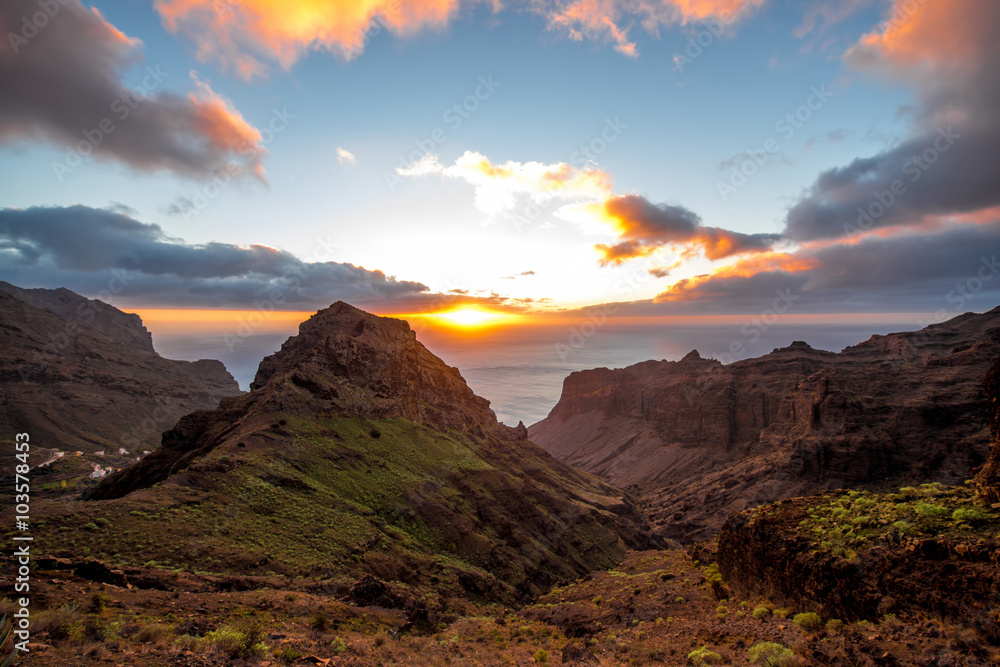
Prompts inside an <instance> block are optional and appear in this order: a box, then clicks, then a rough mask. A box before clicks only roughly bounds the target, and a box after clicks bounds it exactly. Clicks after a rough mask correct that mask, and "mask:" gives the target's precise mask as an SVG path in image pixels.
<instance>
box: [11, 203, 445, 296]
mask: <svg viewBox="0 0 1000 667" xmlns="http://www.w3.org/2000/svg"><path fill="white" fill-rule="evenodd" d="M320 254H322V253H321V252H317V257H316V258H315V259H317V261H313V262H305V261H302V260H300V259H299V258H297V257H296V256H294V255H292V254H291V253H289V252H285V251H282V250H276V249H274V248H270V247H268V246H264V245H251V246H239V245H233V244H229V243H205V244H199V245H192V244H188V243H185V242H183V241H182V240H180V239H175V238H170V237H168V236H167V235H166V234H165V233H164V232H163V230H162V229H161V228H160V227H159V226H158V225H155V224H146V223H142V222H139V221H138V220H135V219H133V218H131V217H129V216H127V215H124V214H122V213H119V212H115V211H110V210H106V209H95V208H89V207H86V206H71V207H66V208H59V207H35V208H29V209H24V210H22V209H10V208H8V209H0V257H2V258H3V261H2V262H0V266H3V267H4V268H2V269H0V279H2V280H7V281H8V282H13V283H15V284H19V285H31V286H45V287H59V286H65V287H68V288H69V289H72V290H74V291H77V292H81V293H84V294H97V293H99V292H101V290H104V289H107V288H108V285H109V283H111V281H113V280H117V281H118V283H117V284H119V285H120V286H121V287H120V289H119V290H118V293H119V298H121V299H122V301H123V302H131V303H135V304H140V305H145V306H150V305H152V304H155V305H159V306H171V307H220V306H221V307H228V308H244V307H245V308H255V307H257V305H256V304H258V303H259V302H261V301H267V300H268V299H272V298H273V296H272V295H274V294H278V295H280V301H279V302H278V304H277V305H276V306H275V307H276V308H278V309H281V308H286V309H311V308H320V307H325V306H327V305H329V304H330V303H332V302H333V301H336V300H338V299H343V300H345V301H350V302H352V303H355V304H364V305H369V306H374V305H381V306H382V307H388V306H392V305H399V306H402V304H408V305H411V304H413V303H420V302H421V300H424V299H426V298H427V297H428V288H427V287H426V286H425V285H422V284H421V283H417V282H410V281H401V280H397V279H395V278H393V277H390V276H386V275H385V274H384V273H382V272H381V271H373V270H369V269H365V268H362V267H359V266H354V265H353V264H345V263H339V262H327V261H322V260H321V258H320V257H319V256H318V255H320Z"/></svg>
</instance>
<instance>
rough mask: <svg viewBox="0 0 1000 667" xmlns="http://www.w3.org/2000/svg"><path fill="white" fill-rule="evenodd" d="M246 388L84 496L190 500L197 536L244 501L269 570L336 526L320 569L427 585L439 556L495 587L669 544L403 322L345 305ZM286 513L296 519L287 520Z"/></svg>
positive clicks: (305, 331) (502, 591)
mask: <svg viewBox="0 0 1000 667" xmlns="http://www.w3.org/2000/svg"><path fill="white" fill-rule="evenodd" d="M251 387H252V389H251V391H250V393H249V394H246V395H243V396H238V397H235V398H229V399H226V400H224V401H223V402H222V404H221V405H220V407H219V408H218V409H216V410H214V411H210V412H197V413H193V414H191V415H188V416H186V417H184V418H183V419H181V420H180V421H179V422H178V424H177V425H176V426H175V427H174V428H173V429H172V430H170V431H168V432H166V433H164V435H163V444H162V446H161V447H160V448H159V449H158V450H157V451H155V452H153V454H151V455H150V456H148V457H146V458H145V459H143V460H142V461H141V462H139V463H136V464H135V465H133V466H131V467H129V468H126V469H124V470H122V471H121V472H119V473H115V474H113V475H111V476H109V477H107V478H105V479H104V480H102V481H101V483H100V484H99V485H98V486H97V487H95V488H94V489H93V490H92V492H91V493H90V494H89V496H88V498H89V499H90V500H104V501H107V502H108V503H110V504H111V505H110V507H111V508H116V509H108V510H107V511H108V512H110V513H115V512H116V511H118V512H120V513H121V514H125V508H131V507H133V506H141V505H142V504H144V503H146V504H148V503H154V504H159V503H164V502H171V500H170V499H180V498H188V500H186V501H185V502H194V501H195V500H194V499H195V498H197V502H198V503H199V505H200V507H201V508H202V511H201V512H200V513H199V514H198V515H197V516H196V517H193V518H192V521H193V522H194V523H192V524H191V525H190V526H188V528H190V529H191V530H193V531H196V532H197V531H200V530H201V528H200V527H199V524H198V522H204V521H208V522H209V523H213V524H214V525H218V523H219V522H220V521H227V522H228V521H230V519H229V518H226V517H228V516H229V515H230V514H231V513H232V512H233V511H234V509H233V508H237V509H235V511H236V512H241V515H240V518H239V520H238V522H239V528H238V529H236V530H238V534H241V535H243V534H246V535H253V534H255V533H257V532H261V531H263V533H266V534H268V535H272V536H273V535H276V534H279V537H278V538H276V539H266V540H262V541H261V546H260V547H259V550H260V552H261V554H260V557H259V558H258V559H256V560H254V563H258V561H259V562H260V563H268V564H269V565H268V569H274V568H276V567H277V564H279V563H283V562H284V560H285V557H286V554H285V550H286V549H287V548H288V547H287V546H285V545H288V544H292V545H296V546H295V548H296V549H299V548H301V549H304V550H305V552H307V555H305V556H303V555H302V554H301V553H299V554H298V555H297V556H296V559H295V562H296V564H295V565H294V566H292V565H289V566H288V567H295V568H298V571H301V568H302V567H306V566H305V565H303V563H305V562H307V561H309V560H310V558H311V555H309V554H312V552H311V551H309V550H310V549H312V548H313V547H312V539H313V534H314V532H315V533H316V534H319V533H324V532H328V533H329V535H330V536H329V537H328V538H324V539H322V540H320V542H321V544H320V545H319V546H318V547H317V549H318V551H317V552H316V554H315V556H316V558H318V559H321V560H322V562H323V563H325V565H324V567H326V568H329V567H332V566H333V565H334V564H336V565H337V566H338V567H342V568H344V569H346V570H348V571H352V570H353V571H357V570H359V569H360V571H363V572H365V573H367V574H371V575H374V576H376V577H382V578H387V579H397V580H401V581H407V577H410V578H411V579H412V580H414V581H415V580H417V579H420V580H421V582H422V583H424V584H426V583H428V581H430V580H429V579H428V577H430V579H431V580H435V581H436V580H437V577H436V576H430V575H432V574H433V573H434V572H435V571H436V569H435V568H438V569H440V567H442V565H441V564H440V563H439V564H438V565H431V564H430V563H429V562H428V559H437V558H439V557H445V558H446V559H452V560H445V561H443V562H444V563H446V564H447V563H450V564H449V565H447V568H446V569H448V571H449V572H452V573H454V572H455V569H454V566H455V562H456V561H455V560H453V559H457V561H461V563H462V564H463V565H462V566H461V567H464V568H468V570H467V571H464V572H459V573H458V574H457V575H456V576H458V577H459V579H460V580H461V581H462V582H463V583H462V584H461V585H462V587H463V588H465V590H466V591H467V592H473V593H475V594H481V595H483V596H485V597H489V598H494V599H514V598H519V597H522V596H530V595H533V594H535V593H537V592H538V591H539V590H541V588H544V587H545V586H546V585H549V584H551V583H553V582H554V581H558V580H560V579H567V578H576V577H578V576H581V575H582V574H584V573H586V572H588V571H589V570H591V569H594V568H597V567H605V566H610V565H612V564H615V563H616V562H617V561H618V560H619V559H620V558H621V557H622V556H623V555H624V553H625V551H626V550H627V549H629V548H650V547H653V546H656V545H658V544H660V541H659V540H658V539H657V538H655V537H653V536H652V534H651V533H650V532H648V526H647V525H646V524H645V521H644V519H642V517H641V513H640V512H639V510H638V508H637V506H636V505H635V503H634V502H633V501H632V500H631V499H630V498H629V497H628V496H626V495H625V494H622V493H621V492H619V491H618V490H616V489H614V488H612V487H610V486H608V485H607V484H605V483H603V482H601V481H600V480H599V479H597V478H596V477H593V476H591V475H588V474H585V473H581V472H579V471H576V470H573V469H571V468H570V467H568V466H566V465H564V464H562V463H559V462H558V461H556V460H555V459H554V458H552V457H551V456H550V455H549V454H547V453H546V452H545V451H544V450H542V449H541V448H539V447H538V446H536V445H534V444H533V443H531V442H530V441H528V439H527V430H526V429H525V428H524V427H523V426H520V427H519V428H510V427H507V426H505V425H503V424H501V423H499V422H497V420H496V416H495V415H494V413H493V411H492V410H490V408H489V403H488V401H486V400H484V399H482V398H480V397H478V396H476V395H475V394H474V393H473V392H472V390H471V389H469V387H468V386H467V385H466V384H465V381H464V379H463V378H462V376H461V375H460V374H459V372H458V371H457V370H456V369H454V368H451V367H449V366H447V365H446V364H445V363H444V362H442V361H441V360H440V359H438V358H437V357H435V356H434V355H433V354H431V353H430V352H429V351H427V349H426V348H424V347H423V345H421V344H420V343H419V342H417V341H416V338H415V335H414V333H413V331H411V330H410V328H409V326H408V325H407V324H406V323H405V322H403V321H401V320H395V319H390V318H385V317H376V316H374V315H371V314H368V313H365V312H363V311H360V310H358V309H356V308H353V307H352V306H349V305H348V304H345V303H342V302H339V303H336V304H334V305H332V306H331V307H330V308H327V309H325V310H323V311H320V312H319V313H317V314H316V315H314V316H313V317H312V318H311V319H310V320H308V321H307V322H304V323H303V324H302V325H301V326H300V328H299V334H298V335H297V336H295V337H293V338H290V339H289V340H288V341H287V342H286V343H285V344H284V345H283V346H282V348H281V350H280V351H278V352H277V353H275V354H274V355H272V356H270V357H268V358H267V359H265V360H264V361H263V362H262V363H261V365H260V369H259V371H258V373H257V377H256V378H255V380H254V382H253V384H252V385H251ZM154 484H159V485H158V486H157V487H156V488H151V487H152V486H153V485H154ZM178 502H179V501H178ZM210 508H218V509H210ZM102 511H103V510H102ZM286 511H288V512H293V513H294V517H295V518H293V519H291V520H287V521H286V520H281V521H279V520H277V517H278V515H280V514H282V513H283V512H286ZM314 519H315V522H316V523H315V525H313V523H311V522H312V521H313V520H314ZM286 530H287V531H291V532H289V533H288V534H287V535H285V534H284V533H282V531H286ZM331 530H332V532H330V531H331ZM304 535H308V536H309V537H303V536H304ZM334 535H335V536H334ZM359 540H360V541H359ZM342 541H343V542H346V544H342V543H341V542H342ZM359 544H362V545H363V546H362V547H360V548H359V547H358V545H359ZM374 545H380V546H378V547H377V548H376V546H374ZM228 548H229V546H227V545H225V544H219V545H218V547H217V551H216V552H215V553H222V552H224V551H225V550H226V549H228ZM352 554H353V559H352V558H351V556H352ZM359 554H360V555H359ZM367 559H370V561H369V560H367ZM386 559H388V561H389V564H387V562H386ZM359 564H360V565H359ZM244 566H245V567H253V566H252V565H251V566H246V565H244ZM460 569H461V568H460ZM430 583H433V581H431V582H430Z"/></svg>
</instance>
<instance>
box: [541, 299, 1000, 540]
mask: <svg viewBox="0 0 1000 667" xmlns="http://www.w3.org/2000/svg"><path fill="white" fill-rule="evenodd" d="M998 356H1000V308H995V309H994V310H992V311H990V312H988V313H984V314H979V315H977V314H972V313H969V314H966V315H961V316H959V317H956V318H954V319H952V320H949V321H947V322H944V323H941V324H936V325H932V326H929V327H927V328H926V329H923V330H922V331H918V332H906V333H894V334H889V335H887V336H872V337H871V339H869V340H868V341H866V342H864V343H861V344H859V345H855V346H852V347H848V348H846V349H845V350H843V351H842V352H840V353H834V352H827V351H823V350H816V349H813V348H811V347H810V346H809V345H808V344H806V343H804V342H802V341H796V342H794V343H792V344H791V345H789V346H788V347H785V348H781V349H778V350H775V351H774V352H772V353H770V354H767V355H764V356H762V357H759V358H754V359H745V360H742V361H737V362H734V363H731V364H728V365H725V366H723V365H722V364H720V363H719V362H718V361H715V360H712V359H703V358H702V357H701V355H699V354H698V353H697V351H692V352H690V353H689V354H688V355H686V356H685V357H684V358H683V359H682V360H681V361H679V362H673V361H646V362H643V363H640V364H636V365H634V366H630V367H628V368H624V369H617V370H609V369H607V368H598V369H593V370H586V371H580V372H576V373H572V374H571V375H569V376H568V377H567V378H566V379H565V381H564V383H563V391H562V396H561V398H560V399H559V402H558V403H557V404H556V406H555V407H554V408H553V409H552V411H551V413H550V414H549V416H548V417H546V418H545V419H543V420H542V421H540V422H538V423H537V424H534V425H532V426H530V427H529V428H528V434H529V437H530V438H531V440H532V441H534V442H537V443H538V444H540V445H541V446H542V447H544V448H546V449H547V450H548V451H549V452H551V453H552V454H553V456H555V457H556V458H558V459H560V460H562V461H565V462H567V463H570V464H571V465H573V466H576V467H578V468H580V469H582V470H586V471H588V472H593V473H596V474H598V475H600V476H602V477H603V478H605V479H606V480H608V481H609V482H611V483H612V484H615V485H617V486H619V487H622V488H627V489H629V490H630V492H633V493H636V494H637V495H638V496H639V497H640V498H641V499H642V500H643V501H644V503H645V504H646V506H647V508H648V510H647V512H648V514H649V516H650V518H651V520H652V522H653V524H654V526H656V529H657V531H658V532H659V533H660V534H661V535H663V536H665V537H669V538H675V539H681V540H684V541H688V542H690V541H694V540H698V539H705V538H709V537H711V536H713V535H715V534H717V533H718V531H719V529H720V528H721V526H722V524H723V522H724V521H725V520H726V517H727V516H729V515H730V514H733V513H735V512H739V511H741V510H743V509H746V508H749V507H756V506H758V505H763V504H767V503H772V502H775V501H778V500H781V499H784V498H789V497H793V496H797V495H807V494H810V493H816V492H820V491H824V490H827V489H835V488H840V487H850V486H858V485H866V484H872V485H875V484H878V483H881V482H883V481H885V480H893V479H899V480H904V479H905V480H913V479H916V480H921V481H941V482H944V483H960V482H962V481H964V480H966V479H968V478H969V476H970V474H971V472H972V471H973V469H974V468H976V467H977V466H978V465H980V464H981V463H982V462H983V461H984V460H985V458H986V455H987V451H988V447H989V433H988V430H987V428H986V426H987V421H986V419H985V418H984V416H983V414H982V405H983V402H984V399H985V394H984V392H983V388H982V386H981V384H980V382H981V379H982V377H983V375H984V374H985V373H986V371H987V369H988V368H989V367H990V365H991V364H993V362H994V361H995V360H996V359H997V357H998ZM996 470H997V464H996V463H992V464H990V465H989V466H987V468H984V472H983V476H984V477H983V479H986V478H987V477H988V478H989V479H991V480H996V479H997V477H996V475H997V473H996V472H995V471H996ZM986 486H988V487H991V488H992V487H993V486H995V482H990V483H986ZM991 497H994V496H991ZM998 500H1000V498H998Z"/></svg>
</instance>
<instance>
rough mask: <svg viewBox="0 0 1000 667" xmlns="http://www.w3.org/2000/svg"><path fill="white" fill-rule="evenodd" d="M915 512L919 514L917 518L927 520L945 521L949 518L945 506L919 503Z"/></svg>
mask: <svg viewBox="0 0 1000 667" xmlns="http://www.w3.org/2000/svg"><path fill="white" fill-rule="evenodd" d="M914 511H915V512H916V513H917V516H920V517H923V518H925V519H944V518H945V517H947V516H948V508H947V507H945V506H944V505H935V504H934V503H926V502H919V503H917V506H916V507H915V508H914Z"/></svg>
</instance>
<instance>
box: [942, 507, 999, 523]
mask: <svg viewBox="0 0 1000 667" xmlns="http://www.w3.org/2000/svg"><path fill="white" fill-rule="evenodd" d="M989 518H990V517H989V516H988V515H987V514H984V513H983V512H980V511H979V510H976V509H970V508H966V507H959V508H958V509H957V510H955V511H954V512H952V513H951V520H952V521H955V522H956V523H968V524H977V523H983V522H984V521H987V520H989Z"/></svg>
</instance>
